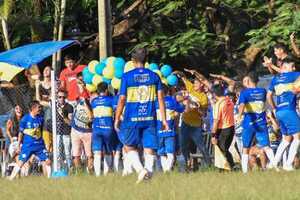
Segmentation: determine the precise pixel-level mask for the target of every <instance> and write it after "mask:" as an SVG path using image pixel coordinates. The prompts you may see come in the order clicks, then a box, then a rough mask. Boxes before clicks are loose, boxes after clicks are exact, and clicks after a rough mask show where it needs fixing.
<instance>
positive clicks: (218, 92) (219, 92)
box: [212, 84, 224, 97]
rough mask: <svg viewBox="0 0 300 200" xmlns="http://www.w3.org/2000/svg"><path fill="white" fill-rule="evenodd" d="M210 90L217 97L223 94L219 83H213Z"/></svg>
mask: <svg viewBox="0 0 300 200" xmlns="http://www.w3.org/2000/svg"><path fill="white" fill-rule="evenodd" d="M212 92H213V93H214V94H215V95H216V96H218V97H221V96H224V88H223V86H222V85H221V84H216V85H213V86H212Z"/></svg>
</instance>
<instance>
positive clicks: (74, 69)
mask: <svg viewBox="0 0 300 200" xmlns="http://www.w3.org/2000/svg"><path fill="white" fill-rule="evenodd" d="M64 60H65V65H66V68H65V69H64V70H62V72H61V73H60V77H59V80H60V81H61V89H63V90H66V91H68V96H67V101H68V103H69V104H71V105H72V106H75V105H76V103H77V99H78V97H79V96H80V91H79V87H78V82H77V80H78V77H77V75H78V74H79V73H80V72H82V70H83V69H84V67H85V66H84V65H78V66H76V62H75V60H74V58H73V57H71V56H69V55H67V56H65V58H64Z"/></svg>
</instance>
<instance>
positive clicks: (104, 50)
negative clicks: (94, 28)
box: [98, 0, 112, 59]
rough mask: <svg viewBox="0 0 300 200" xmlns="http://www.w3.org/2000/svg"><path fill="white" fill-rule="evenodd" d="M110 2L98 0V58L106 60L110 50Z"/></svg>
mask: <svg viewBox="0 0 300 200" xmlns="http://www.w3.org/2000/svg"><path fill="white" fill-rule="evenodd" d="M109 9H110V1H109V0H98V31H99V58H100V59H102V58H106V57H107V56H108V55H109V54H110V52H111V50H110V46H111V42H110V41H111V35H112V31H111V28H110V27H109V26H111V23H110V21H111V20H108V18H109V15H110V11H108V10H109Z"/></svg>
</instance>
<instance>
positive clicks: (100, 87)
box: [97, 82, 108, 93]
mask: <svg viewBox="0 0 300 200" xmlns="http://www.w3.org/2000/svg"><path fill="white" fill-rule="evenodd" d="M107 90H108V84H107V83H105V82H101V83H99V85H98V87H97V92H98V93H103V92H106V91H107Z"/></svg>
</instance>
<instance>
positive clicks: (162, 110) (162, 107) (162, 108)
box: [157, 90, 166, 121]
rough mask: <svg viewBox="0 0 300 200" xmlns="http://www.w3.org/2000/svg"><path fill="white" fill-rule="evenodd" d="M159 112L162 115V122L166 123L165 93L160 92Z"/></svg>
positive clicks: (158, 97)
mask: <svg viewBox="0 0 300 200" xmlns="http://www.w3.org/2000/svg"><path fill="white" fill-rule="evenodd" d="M157 99H158V106H159V112H160V113H161V117H162V121H166V108H165V102H164V93H163V92H162V91H161V90H160V91H158V92H157Z"/></svg>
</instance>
